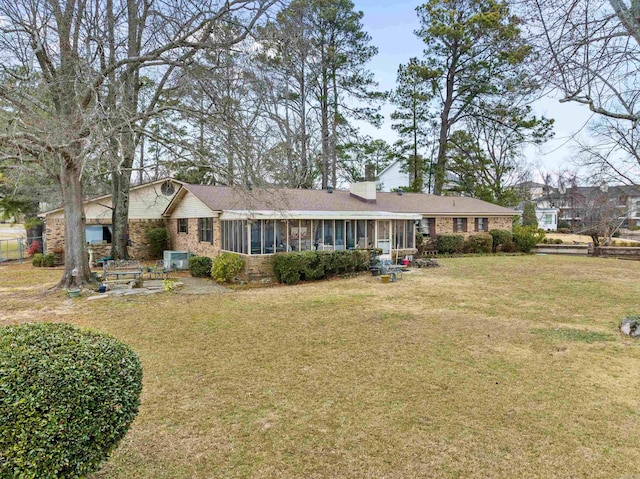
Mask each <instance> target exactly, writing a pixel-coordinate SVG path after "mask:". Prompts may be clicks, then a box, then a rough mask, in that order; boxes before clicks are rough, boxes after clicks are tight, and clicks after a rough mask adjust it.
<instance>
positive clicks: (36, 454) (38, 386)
mask: <svg viewBox="0 0 640 479" xmlns="http://www.w3.org/2000/svg"><path fill="white" fill-rule="evenodd" d="M141 390H142V367H141V365H140V359H139V358H138V356H137V355H136V354H135V353H134V352H133V351H131V349H129V347H128V346H126V345H125V344H123V343H121V342H120V341H118V340H117V339H115V338H113V337H111V336H108V335H106V334H102V333H98V332H94V331H88V330H83V329H80V328H77V327H75V326H72V325H69V324H61V323H39V324H21V325H13V326H6V327H3V328H0V477H13V478H18V479H26V478H36V477H37V478H80V477H85V476H86V475H87V474H89V473H91V472H93V471H95V470H97V469H98V467H99V465H100V464H101V463H102V462H103V461H105V460H106V459H107V457H108V455H109V453H110V452H111V451H112V450H113V449H114V448H115V447H116V445H117V444H118V442H119V441H120V440H121V439H122V438H123V437H124V435H125V434H126V432H127V430H128V429H129V426H130V425H131V422H132V421H133V420H134V418H135V417H136V414H137V413H138V407H139V405H140V392H141Z"/></svg>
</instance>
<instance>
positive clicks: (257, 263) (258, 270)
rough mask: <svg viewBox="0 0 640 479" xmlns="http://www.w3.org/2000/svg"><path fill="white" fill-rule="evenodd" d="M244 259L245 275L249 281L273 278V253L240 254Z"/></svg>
mask: <svg viewBox="0 0 640 479" xmlns="http://www.w3.org/2000/svg"><path fill="white" fill-rule="evenodd" d="M240 256H241V257H242V259H244V276H245V277H246V278H247V280H248V281H259V280H261V279H265V278H273V276H274V274H273V256H272V255H244V254H243V255H240Z"/></svg>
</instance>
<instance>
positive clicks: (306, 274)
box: [273, 251, 370, 284]
mask: <svg viewBox="0 0 640 479" xmlns="http://www.w3.org/2000/svg"><path fill="white" fill-rule="evenodd" d="M369 263H370V258H369V253H368V252H367V251H301V252H293V253H281V254H277V255H275V256H274V258H273V272H274V274H275V276H276V279H277V280H278V281H279V282H281V283H285V284H296V283H298V282H300V281H313V280H318V279H323V278H327V277H329V276H333V275H336V274H344V273H351V272H356V271H364V270H366V269H367V268H368V267H369Z"/></svg>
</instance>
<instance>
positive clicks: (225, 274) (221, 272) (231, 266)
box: [211, 253, 244, 283]
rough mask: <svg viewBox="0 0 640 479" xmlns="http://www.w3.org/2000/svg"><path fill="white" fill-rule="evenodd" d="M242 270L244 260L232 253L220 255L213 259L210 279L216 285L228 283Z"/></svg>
mask: <svg viewBox="0 0 640 479" xmlns="http://www.w3.org/2000/svg"><path fill="white" fill-rule="evenodd" d="M243 268H244V260H243V259H242V258H241V257H240V256H238V255H237V254H233V253H222V254H220V255H218V256H216V257H215V259H214V260H213V266H212V267H211V277H212V278H213V279H215V280H216V281H217V282H218V283H229V282H230V281H232V280H233V278H235V277H236V276H238V275H239V274H240V273H241V272H242V269H243Z"/></svg>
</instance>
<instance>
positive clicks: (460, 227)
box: [453, 218, 467, 233]
mask: <svg viewBox="0 0 640 479" xmlns="http://www.w3.org/2000/svg"><path fill="white" fill-rule="evenodd" d="M453 232H454V233H466V232H467V218H453Z"/></svg>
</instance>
